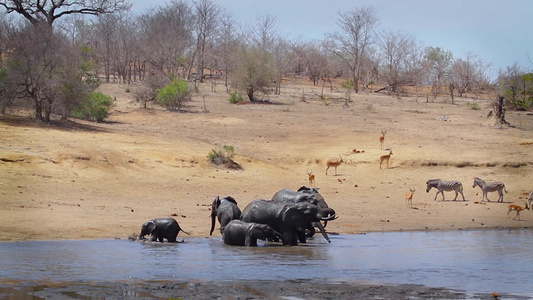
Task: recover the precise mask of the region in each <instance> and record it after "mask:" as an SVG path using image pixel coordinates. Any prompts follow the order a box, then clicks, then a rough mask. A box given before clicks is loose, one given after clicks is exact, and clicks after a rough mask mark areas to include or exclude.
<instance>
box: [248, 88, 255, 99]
mask: <svg viewBox="0 0 533 300" xmlns="http://www.w3.org/2000/svg"><path fill="white" fill-rule="evenodd" d="M247 94H248V99H250V101H252V102H253V101H255V99H254V89H253V88H249V89H248V91H247Z"/></svg>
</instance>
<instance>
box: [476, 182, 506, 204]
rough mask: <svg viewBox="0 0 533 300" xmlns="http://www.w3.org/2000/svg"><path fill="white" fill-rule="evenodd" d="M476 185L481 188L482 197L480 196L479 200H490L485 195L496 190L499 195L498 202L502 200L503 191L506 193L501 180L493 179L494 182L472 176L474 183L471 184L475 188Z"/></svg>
mask: <svg viewBox="0 0 533 300" xmlns="http://www.w3.org/2000/svg"><path fill="white" fill-rule="evenodd" d="M476 186H479V187H480V188H481V191H483V197H481V201H483V200H485V198H486V199H487V201H489V202H490V200H489V197H488V196H487V193H488V192H498V194H499V195H500V197H499V198H498V202H503V192H502V191H505V192H506V193H507V189H506V188H505V184H503V182H499V181H495V182H485V181H484V180H483V179H481V178H478V177H476V178H474V185H473V186H472V187H473V188H475V187H476Z"/></svg>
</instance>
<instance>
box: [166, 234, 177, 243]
mask: <svg viewBox="0 0 533 300" xmlns="http://www.w3.org/2000/svg"><path fill="white" fill-rule="evenodd" d="M177 237H178V234H177V233H176V234H174V233H173V234H171V235H170V236H169V237H167V240H168V242H169V243H176V242H177V241H176V238H177Z"/></svg>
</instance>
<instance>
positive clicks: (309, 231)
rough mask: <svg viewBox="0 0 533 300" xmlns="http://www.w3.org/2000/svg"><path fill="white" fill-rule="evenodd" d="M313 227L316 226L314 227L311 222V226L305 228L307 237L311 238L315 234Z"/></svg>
mask: <svg viewBox="0 0 533 300" xmlns="http://www.w3.org/2000/svg"><path fill="white" fill-rule="evenodd" d="M315 226H317V225H315V223H314V222H313V223H312V226H311V227H310V228H307V234H306V236H307V237H313V236H314V235H315V233H316V230H315Z"/></svg>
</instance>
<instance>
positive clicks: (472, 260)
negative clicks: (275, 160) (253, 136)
mask: <svg viewBox="0 0 533 300" xmlns="http://www.w3.org/2000/svg"><path fill="white" fill-rule="evenodd" d="M183 239H184V242H183V243H178V244H168V243H163V244H161V243H141V242H132V241H128V240H91V241H31V242H2V243H0V288H1V287H2V284H6V283H13V282H15V283H16V284H18V285H35V284H36V283H38V282H47V283H50V282H51V283H61V282H117V281H120V282H124V281H126V282H128V281H131V282H139V281H147V280H179V281H188V280H197V281H233V280H267V279H268V280H283V281H285V280H306V281H307V280H309V281H327V282H334V283H335V282H365V283H372V284H421V285H425V286H430V287H446V288H453V289H460V290H465V291H467V292H472V293H486V292H489V293H490V292H498V293H518V294H527V295H533V280H531V278H533V255H532V249H533V231H531V230H494V231H450V232H399V233H370V234H366V235H333V236H331V240H332V242H331V244H328V243H327V242H326V241H325V240H324V239H323V238H321V237H320V238H318V237H317V238H316V239H314V240H312V241H309V242H308V244H305V245H301V246H298V247H283V246H279V245H278V244H275V243H272V244H268V243H267V244H260V247H256V248H246V247H231V246H225V245H224V244H223V243H222V241H221V239H220V238H219V237H216V238H215V237H213V238H187V237H186V236H185V237H183ZM526 279H527V280H526Z"/></svg>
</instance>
